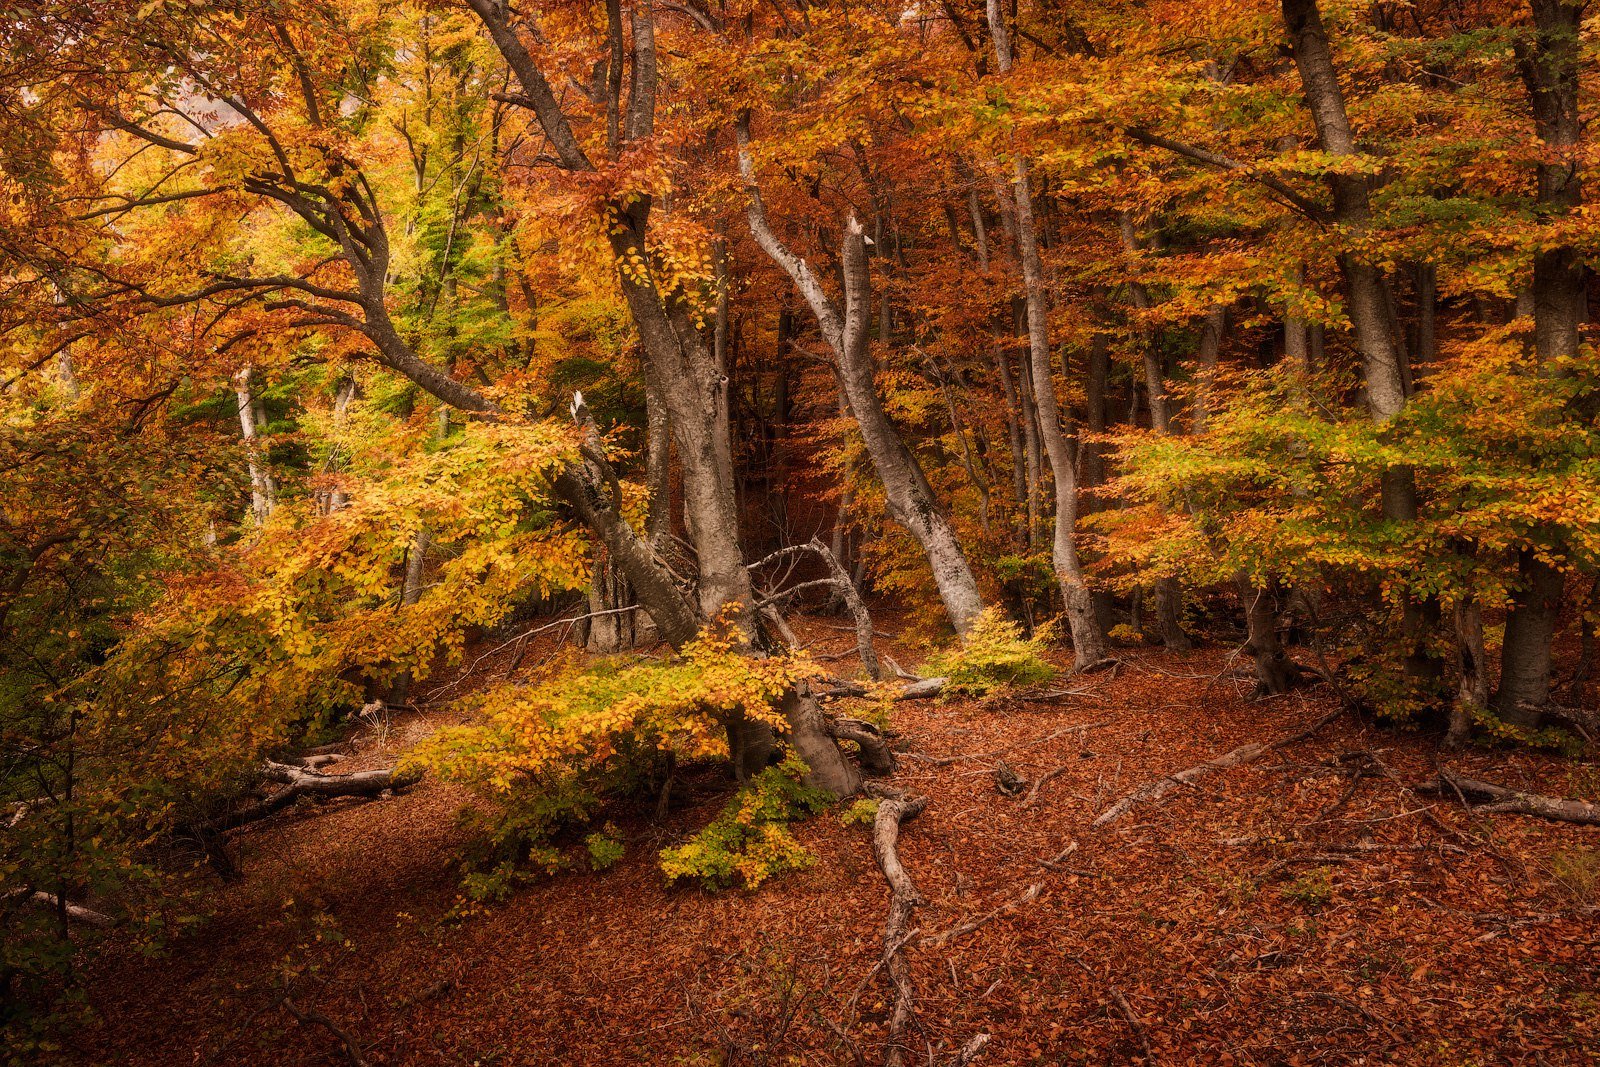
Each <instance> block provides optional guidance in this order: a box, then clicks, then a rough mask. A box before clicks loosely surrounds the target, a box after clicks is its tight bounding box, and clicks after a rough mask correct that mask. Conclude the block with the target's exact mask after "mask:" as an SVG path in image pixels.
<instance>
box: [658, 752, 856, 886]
mask: <svg viewBox="0 0 1600 1067" xmlns="http://www.w3.org/2000/svg"><path fill="white" fill-rule="evenodd" d="M805 772H806V766H805V764H804V763H802V762H801V761H800V760H799V758H798V757H795V756H789V757H788V758H786V759H785V760H784V761H783V762H782V763H780V764H778V765H777V766H776V767H768V768H767V769H766V770H764V771H762V772H761V773H760V774H757V775H756V776H755V777H753V778H751V779H750V782H749V784H748V785H746V786H745V787H744V788H743V789H741V790H739V794H738V796H736V797H734V798H733V799H732V800H730V801H729V802H728V804H727V806H726V807H724V808H723V809H722V813H721V814H720V815H718V816H717V817H716V818H715V819H713V820H711V823H710V824H709V825H708V826H706V828H705V829H704V830H701V831H700V832H699V833H698V834H696V835H695V836H694V837H693V838H692V839H691V840H690V841H689V842H688V843H686V844H683V845H678V846H677V847H674V848H666V849H662V850H661V869H662V870H663V871H664V872H666V875H667V880H668V881H669V882H677V881H680V880H685V879H691V880H695V881H698V882H700V884H701V885H703V886H705V887H706V888H708V889H722V888H726V887H728V886H731V885H733V884H734V883H735V881H738V882H742V883H743V885H744V887H745V888H746V889H754V888H755V887H756V886H758V885H760V884H761V883H762V882H764V881H766V880H767V879H768V878H771V877H772V876H773V875H776V874H782V873H784V872H786V871H795V870H802V869H804V868H806V867H809V866H811V864H813V863H815V862H816V857H815V856H813V855H812V854H811V853H810V852H808V851H806V849H805V847H804V846H803V845H801V844H800V842H799V841H798V840H796V839H795V836H794V834H793V832H791V831H790V829H789V826H788V824H789V823H792V822H795V821H797V820H799V819H803V818H805V817H806V816H808V815H815V814H816V813H817V812H819V811H822V810H823V809H824V808H826V807H827V806H828V804H829V803H830V800H831V798H830V797H829V795H828V794H827V793H826V792H824V791H823V790H820V789H813V788H811V787H810V786H807V785H805V784H804V783H803V782H802V781H801V778H802V776H803V775H804V774H805Z"/></svg>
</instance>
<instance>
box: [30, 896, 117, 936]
mask: <svg viewBox="0 0 1600 1067" xmlns="http://www.w3.org/2000/svg"><path fill="white" fill-rule="evenodd" d="M6 896H7V897H12V898H14V897H22V896H26V897H27V899H28V903H29V904H33V905H36V906H38V907H41V908H47V909H49V910H50V911H54V912H58V913H59V912H61V911H65V912H66V913H67V918H68V919H70V920H71V921H73V922H75V923H83V924H84V925H85V926H95V927H99V928H100V929H102V930H104V929H106V928H107V927H111V926H115V925H117V920H115V919H113V918H112V917H111V916H109V915H107V914H106V913H105V912H103V911H95V910H94V909H93V908H89V907H85V906H84V905H82V904H74V903H72V902H71V901H67V903H66V904H65V906H63V905H62V902H61V898H60V897H58V896H57V895H56V894H54V893H46V892H45V891H44V890H42V889H36V890H34V891H33V892H31V893H30V892H29V891H28V890H27V889H13V890H12V891H11V892H9V893H7V894H6Z"/></svg>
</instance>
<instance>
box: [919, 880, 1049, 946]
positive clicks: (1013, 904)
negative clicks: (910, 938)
mask: <svg viewBox="0 0 1600 1067" xmlns="http://www.w3.org/2000/svg"><path fill="white" fill-rule="evenodd" d="M1043 892H1044V883H1043V882H1035V883H1033V884H1032V885H1030V886H1029V887H1028V888H1027V889H1025V890H1023V891H1022V894H1021V895H1020V896H1018V897H1017V898H1016V899H1014V900H1008V901H1006V902H1005V903H1004V904H1002V905H1000V906H999V907H998V908H995V909H993V910H992V911H987V912H985V913H984V914H982V915H980V916H978V917H977V918H976V919H969V920H968V921H966V922H964V923H962V924H961V925H960V926H957V927H955V928H954V929H952V930H947V931H945V932H944V933H942V934H939V935H938V936H937V937H930V938H928V939H927V943H928V944H930V945H942V944H944V943H945V942H946V941H953V940H955V939H956V938H958V937H961V936H963V935H965V934H970V933H972V932H973V931H974V930H980V929H982V928H983V927H985V926H987V925H989V924H990V923H991V922H993V921H994V920H996V919H998V918H999V917H1000V916H1002V915H1004V914H1006V913H1007V912H1010V911H1014V910H1016V909H1017V908H1019V907H1021V906H1022V905H1024V904H1032V903H1033V902H1034V901H1036V900H1038V899H1039V894H1040V893H1043Z"/></svg>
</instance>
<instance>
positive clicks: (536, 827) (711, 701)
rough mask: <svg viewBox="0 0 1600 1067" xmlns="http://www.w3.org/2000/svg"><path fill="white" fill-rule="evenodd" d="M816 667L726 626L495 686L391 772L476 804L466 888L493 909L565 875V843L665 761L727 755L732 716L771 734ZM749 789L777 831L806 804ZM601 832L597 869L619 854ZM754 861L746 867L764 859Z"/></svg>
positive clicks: (592, 849) (778, 848)
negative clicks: (751, 649) (543, 880)
mask: <svg viewBox="0 0 1600 1067" xmlns="http://www.w3.org/2000/svg"><path fill="white" fill-rule="evenodd" d="M814 670H815V668H814V666H812V665H811V664H810V662H809V661H808V660H806V659H804V658H803V657H782V656H772V657H768V658H766V659H761V660H758V659H755V658H753V657H750V656H746V655H744V654H743V653H742V652H741V651H740V649H739V648H738V647H737V645H736V643H735V641H734V640H733V638H732V637H731V636H730V634H729V633H728V632H727V630H726V628H725V627H713V628H710V629H708V630H707V631H706V632H704V633H703V634H702V635H701V636H700V637H699V638H698V639H697V640H695V641H693V642H691V643H690V644H688V645H687V646H685V648H684V650H683V653H682V655H680V656H676V657H672V658H670V659H659V660H657V659H628V658H625V657H617V658H614V659H605V660H600V661H598V662H595V663H592V664H590V665H588V666H587V667H585V668H584V669H582V670H577V671H571V670H562V669H560V668H559V667H558V668H557V670H556V673H555V676H554V677H553V678H551V679H550V680H548V681H545V682H543V683H541V684H539V685H533V686H524V685H505V686H501V687H498V688H495V689H491V690H489V691H487V692H485V693H483V694H480V695H478V696H476V697H473V698H472V699H470V700H467V701H463V702H462V706H463V707H464V708H467V709H470V710H472V711H473V712H474V713H475V720H476V721H474V722H472V723H471V724H469V725H464V726H455V727H447V728H445V729H442V730H439V731H438V732H436V733H435V734H434V735H433V736H432V737H430V738H429V739H428V740H426V741H424V742H423V743H422V744H421V745H419V746H418V747H417V748H416V749H414V750H413V751H412V752H410V753H409V754H408V755H407V756H406V757H405V758H404V760H403V761H402V763H401V768H402V769H403V770H406V771H421V770H425V771H427V772H429V773H432V774H435V775H437V776H439V777H441V778H444V779H446V780H448V781H455V782H460V783H462V784H464V785H466V786H468V787H469V788H470V789H472V790H473V791H474V792H476V793H477V794H479V795H480V796H481V797H482V798H483V799H484V801H485V802H486V803H485V806H484V807H483V808H482V809H475V810H474V814H473V815H472V818H473V819H474V820H475V821H476V822H477V823H478V831H479V832H478V834H477V835H476V843H475V845H474V847H473V848H472V849H471V850H470V852H469V854H468V856H467V857H466V868H467V870H468V871H469V872H470V873H469V874H468V876H467V883H466V884H467V891H468V894H469V896H471V897H472V898H473V899H475V900H498V899H502V898H503V897H504V896H505V895H506V894H507V893H509V892H510V891H511V890H512V889H513V888H514V887H515V886H516V885H517V884H519V883H520V882H522V881H525V880H527V879H528V878H531V877H538V876H539V875H540V874H549V873H554V871H556V870H560V869H563V868H565V867H567V866H569V865H570V863H571V860H570V858H569V857H568V855H567V853H566V852H565V851H563V848H562V845H561V841H562V840H563V839H567V840H569V841H570V838H571V836H572V835H574V834H576V833H578V832H580V831H581V830H583V829H584V828H585V827H586V826H587V824H588V822H589V820H590V819H591V818H592V817H593V815H594V813H595V812H596V811H597V810H598V809H599V807H600V805H601V804H602V803H603V802H604V801H605V800H607V799H610V798H618V797H627V796H630V795H635V794H638V793H640V792H642V791H643V785H644V783H646V782H647V781H650V780H652V779H653V778H655V777H656V776H657V774H658V768H659V764H660V762H661V760H663V759H664V758H665V757H666V755H667V754H669V753H670V754H671V755H673V756H674V757H675V758H677V759H679V760H683V761H690V760H696V759H708V758H721V757H725V756H726V755H727V735H726V731H725V722H726V719H727V717H728V716H729V715H731V714H733V713H735V712H738V713H740V714H745V715H749V716H751V717H753V718H759V719H763V720H764V721H766V722H768V723H769V724H771V725H773V726H774V727H776V728H779V729H781V728H782V726H783V725H784V724H783V719H782V716H781V713H780V712H779V711H778V710H777V709H776V708H775V707H774V706H773V704H774V701H775V700H776V699H777V697H778V695H779V694H780V693H781V692H782V691H783V690H784V689H785V688H786V687H787V686H788V685H790V684H792V683H793V681H794V680H795V679H797V678H800V677H808V676H809V675H810V674H811V673H812V672H813V671H814ZM785 766H786V768H787V769H788V770H789V771H793V770H794V768H795V766H796V765H794V764H786V765H785ZM778 777H779V778H781V776H778ZM757 781H758V782H760V783H764V784H763V785H762V787H761V788H760V789H757V790H755V791H753V792H751V793H749V794H748V796H747V800H749V802H750V803H751V805H752V807H751V808H750V810H749V817H750V820H751V821H752V824H760V825H761V826H766V825H768V824H776V823H779V822H782V821H783V820H784V818H786V817H788V816H787V815H786V814H785V813H787V812H790V811H791V810H797V809H796V807H795V805H797V804H801V803H803V801H802V798H801V796H800V795H794V794H790V793H788V792H785V791H784V789H783V788H782V787H781V784H782V783H787V785H788V786H789V787H792V788H793V789H797V790H803V787H801V786H800V785H798V784H797V783H795V782H792V781H789V780H788V779H787V778H782V783H780V782H779V781H778V780H777V779H775V778H773V776H772V773H771V772H769V773H768V775H767V776H766V777H762V778H759V779H758V780H757ZM805 792H807V793H809V791H805ZM759 832H761V833H765V834H766V844H765V846H764V847H765V848H766V849H767V851H768V852H769V853H770V854H771V856H770V858H769V859H768V860H766V861H764V862H766V864H767V865H768V866H770V867H771V868H772V869H773V870H778V869H782V868H783V863H782V861H781V860H780V858H779V854H780V853H783V852H784V851H785V842H784V837H785V833H786V832H783V831H782V830H781V827H776V828H775V830H774V831H773V832H770V833H768V832H766V831H759ZM607 833H610V836H613V837H614V836H615V835H614V833H612V832H609V831H608V832H607ZM606 836H607V834H606V833H602V834H597V835H592V836H590V837H589V838H588V841H587V844H588V848H589V858H590V860H591V865H592V866H593V867H594V868H595V869H597V870H598V869H604V868H605V867H607V866H609V865H610V862H614V861H615V859H616V858H618V857H620V855H621V853H620V848H621V843H620V842H615V845H614V847H613V846H612V845H608V844H605V843H604V842H603V841H600V840H597V839H599V838H604V837H606ZM730 840H731V839H730ZM735 847H736V848H737V847H742V844H741V845H736V846H735ZM761 847H762V846H760V845H758V846H756V847H755V848H754V849H753V850H752V855H754V854H755V853H756V852H759V851H760V850H761ZM795 848H796V850H797V849H798V846H795ZM597 849H598V851H597ZM613 851H615V852H616V855H615V856H612V855H611V853H612V852H613ZM717 851H719V853H720V852H725V851H726V849H719V850H717ZM750 862H751V864H752V866H751V868H750V869H751V870H752V871H754V870H755V869H756V868H757V867H759V866H761V863H762V862H763V861H758V860H754V859H752V860H751V861H750ZM794 862H798V860H795V861H794ZM761 877H764V875H762V876H761ZM755 881H756V882H759V881H760V877H757V878H756V879H755ZM752 884H754V883H752Z"/></svg>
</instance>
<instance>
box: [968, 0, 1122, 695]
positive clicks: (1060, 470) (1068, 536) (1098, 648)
mask: <svg viewBox="0 0 1600 1067" xmlns="http://www.w3.org/2000/svg"><path fill="white" fill-rule="evenodd" d="M987 13H988V20H989V32H990V35H991V36H992V37H993V38H994V50H995V60H996V65H997V66H998V67H999V70H1000V73H1002V74H1005V73H1007V72H1009V71H1010V70H1011V60H1012V53H1011V33H1010V30H1009V29H1007V27H1006V23H1005V12H1004V9H1003V7H1002V4H1001V0H988V8H987ZM1028 169H1029V167H1028V159H1027V157H1026V156H1024V155H1021V154H1018V155H1017V156H1016V158H1015V160H1014V162H1013V164H1012V179H1011V190H1012V198H1013V200H1014V201H1015V205H1016V214H1017V221H1016V231H1017V251H1018V254H1019V256H1020V257H1021V260H1022V283H1023V287H1024V290H1025V292H1026V294H1027V309H1028V357H1029V364H1030V366H1031V370H1032V372H1033V389H1034V405H1035V407H1036V408H1037V409H1038V413H1039V435H1040V437H1041V438H1042V439H1043V444H1044V449H1045V454H1046V455H1047V456H1048V457H1049V460H1050V472H1051V474H1052V475H1053V477H1054V479H1055V484H1056V515H1055V526H1054V530H1053V535H1052V539H1051V560H1052V562H1053V563H1054V565H1055V572H1056V580H1057V582H1058V583H1059V584H1060V586H1061V599H1062V601H1063V602H1064V605H1065V607H1066V615H1067V625H1068V627H1069V629H1070V630H1071V631H1072V648H1073V658H1074V666H1075V667H1076V668H1077V669H1080V670H1081V669H1084V668H1087V667H1091V666H1094V665H1096V664H1099V663H1101V662H1104V660H1105V659H1106V645H1105V634H1104V633H1103V632H1102V631H1101V629H1100V620H1099V619H1098V618H1097V617H1096V615H1095V610H1094V599H1093V597H1092V595H1091V594H1090V592H1089V583H1088V580H1087V578H1086V577H1085V575H1084V570H1083V561H1082V559H1081V558H1080V557H1079V555H1078V544H1077V525H1078V474H1077V470H1076V467H1075V464H1074V456H1073V455H1072V448H1071V445H1070V443H1069V442H1068V440H1067V435H1066V433H1065V432H1064V431H1063V430H1062V428H1061V409H1060V405H1059V404H1058V403H1057V401H1056V387H1055V379H1054V377H1053V375H1052V374H1051V366H1050V338H1049V326H1048V323H1047V321H1046V315H1047V313H1048V309H1047V307H1046V304H1045V286H1044V264H1043V263H1042V262H1041V261H1040V259H1039V244H1038V240H1037V236H1036V234H1035V230H1034V223H1033V191H1032V189H1031V188H1030V186H1029V178H1028Z"/></svg>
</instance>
